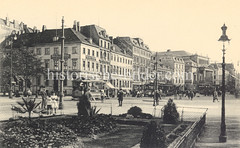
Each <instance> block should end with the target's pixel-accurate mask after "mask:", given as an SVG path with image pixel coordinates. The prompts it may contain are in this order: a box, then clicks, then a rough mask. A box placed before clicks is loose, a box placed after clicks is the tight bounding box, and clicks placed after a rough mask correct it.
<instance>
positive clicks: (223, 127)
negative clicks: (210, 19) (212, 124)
mask: <svg viewBox="0 0 240 148" xmlns="http://www.w3.org/2000/svg"><path fill="white" fill-rule="evenodd" d="M221 29H222V35H221V37H220V38H219V40H218V41H222V42H223V49H222V51H223V57H222V59H223V62H222V117H221V134H220V136H219V142H226V141H227V134H226V124H225V51H226V49H225V44H224V43H225V42H226V41H230V39H228V36H227V35H226V30H227V26H225V24H224V25H223V26H222V27H221Z"/></svg>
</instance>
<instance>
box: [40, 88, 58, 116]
mask: <svg viewBox="0 0 240 148" xmlns="http://www.w3.org/2000/svg"><path fill="white" fill-rule="evenodd" d="M41 96H42V104H41V108H42V109H43V110H47V114H48V115H51V114H53V115H55V114H56V113H57V109H58V101H59V98H58V96H57V95H56V94H55V92H53V93H52V95H48V94H47V92H46V90H45V89H43V90H42V91H41Z"/></svg>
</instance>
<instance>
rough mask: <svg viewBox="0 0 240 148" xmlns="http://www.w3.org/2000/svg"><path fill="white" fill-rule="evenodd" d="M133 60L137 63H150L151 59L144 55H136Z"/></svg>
mask: <svg viewBox="0 0 240 148" xmlns="http://www.w3.org/2000/svg"><path fill="white" fill-rule="evenodd" d="M133 60H134V62H135V63H142V64H144V65H150V60H149V59H145V58H142V57H138V56H134V57H133Z"/></svg>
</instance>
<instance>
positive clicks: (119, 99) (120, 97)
mask: <svg viewBox="0 0 240 148" xmlns="http://www.w3.org/2000/svg"><path fill="white" fill-rule="evenodd" d="M122 101H123V91H122V89H120V90H119V92H118V103H119V106H122Z"/></svg>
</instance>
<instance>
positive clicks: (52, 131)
mask: <svg viewBox="0 0 240 148" xmlns="http://www.w3.org/2000/svg"><path fill="white" fill-rule="evenodd" d="M1 136H2V137H3V144H4V146H6V147H61V146H67V145H69V144H73V143H75V142H77V143H81V140H80V139H79V138H77V135H76V134H75V133H74V132H73V131H72V130H70V129H69V128H67V127H65V126H63V125H60V124H55V123H53V122H46V121H45V120H36V121H32V122H31V124H27V122H26V121H25V120H22V121H15V122H9V123H7V124H6V125H5V127H4V128H3V133H2V135H1Z"/></svg>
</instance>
